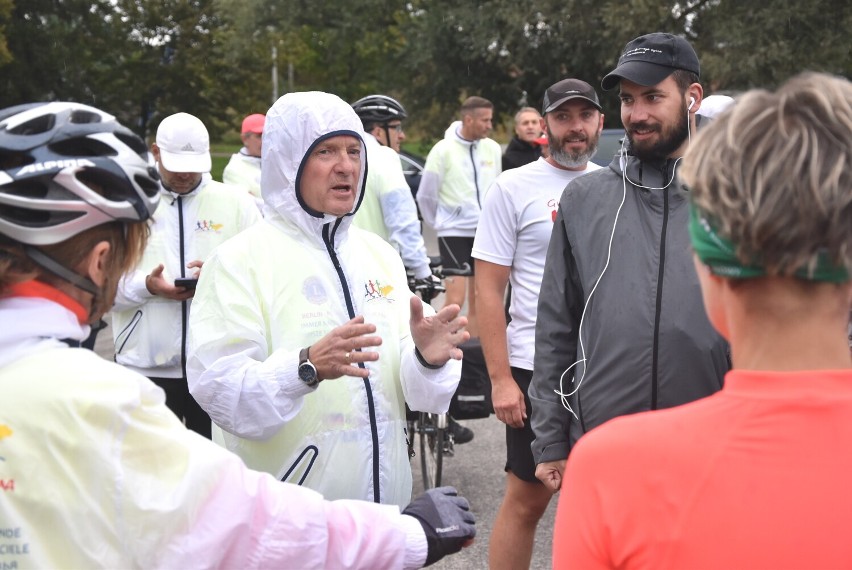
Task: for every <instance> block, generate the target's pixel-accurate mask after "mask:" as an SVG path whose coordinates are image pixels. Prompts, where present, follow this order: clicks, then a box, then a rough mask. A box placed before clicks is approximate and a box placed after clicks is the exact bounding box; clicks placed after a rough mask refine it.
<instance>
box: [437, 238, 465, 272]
mask: <svg viewBox="0 0 852 570" xmlns="http://www.w3.org/2000/svg"><path fill="white" fill-rule="evenodd" d="M472 250H473V238H472V237H455V236H449V237H443V236H442V237H439V238H438V253H440V254H441V265H443V266H444V267H448V268H450V269H462V268H463V267H464V264H465V263H467V264H468V266H469V267H470V274H471V275H473V257H471V255H470V252H471V251H472Z"/></svg>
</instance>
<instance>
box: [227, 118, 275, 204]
mask: <svg viewBox="0 0 852 570" xmlns="http://www.w3.org/2000/svg"><path fill="white" fill-rule="evenodd" d="M265 123H266V115H262V114H260V113H253V114H251V115H248V116H247V117H246V118H245V119H243V125H242V128H241V129H240V139H241V140H242V141H243V147H242V148H241V149H240V151H239V152H236V153H234V154H232V155H231V160H230V161H228V164H227V165H226V166H225V170H223V171H222V182H224V183H225V184H232V185H234V186H239V187H240V188H243V189H245V190H246V191H248V193H249V194H251V195H252V196H253V197H254V199H255V202H256V203H257V205H258V207H260V206H262V205H263V198H261V196H260V151H261V149H262V147H263V125H264V124H265Z"/></svg>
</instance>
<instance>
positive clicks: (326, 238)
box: [322, 218, 382, 503]
mask: <svg viewBox="0 0 852 570" xmlns="http://www.w3.org/2000/svg"><path fill="white" fill-rule="evenodd" d="M341 221H342V219H341V218H338V219H337V221H335V222H334V228H333V229H330V226H331V224H325V225H324V226H323V227H322V240H323V242H324V243H325V249H326V251H328V256H329V257H330V258H331V263H332V264H333V265H334V270H335V271H337V278H338V279H339V280H340V285H341V286H342V287H343V298H344V299H345V300H346V311H347V312H348V313H349V318H350V319H354V318H355V306H354V305H353V304H352V297H351V296H350V294H349V285H348V284H347V282H346V275H345V274H344V273H343V268H342V267H341V266H340V260H339V259H338V258H337V253H335V251H334V236H335V234H336V233H337V228H338V227H340V222H341ZM358 367H359V368H364V369H366V366H365V365H364V363H363V362H359V363H358ZM364 391H365V392H366V393H367V411H368V412H369V415H370V435H371V438H372V442H373V501H374V502H376V503H380V502H381V499H382V497H381V489H380V488H379V431H378V426H377V425H376V404H375V402H374V401H373V388H372V386H370V379H369V378H364Z"/></svg>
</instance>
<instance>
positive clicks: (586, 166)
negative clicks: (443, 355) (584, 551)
mask: <svg viewBox="0 0 852 570" xmlns="http://www.w3.org/2000/svg"><path fill="white" fill-rule="evenodd" d="M541 112H542V114H543V115H544V118H540V119H539V124H538V125H537V127H538V128H539V129H540V130H541V131H545V132H546V133H547V139H548V146H549V147H550V155H549V156H548V157H547V158H544V159H539V160H536V161H535V162H532V163H529V164H525V165H523V166H520V167H518V168H513V169H510V170H506V171H503V173H502V174H500V176H498V177H497V180H495V181H494V183H493V184H492V185H491V187H490V188H489V189H488V192H487V193H486V194H485V198H484V199H483V201H482V215H481V216H480V218H479V225H478V226H477V227H476V237H475V238H474V241H473V252H472V256H473V257H474V258H475V263H476V277H475V281H476V303H477V305H478V306H479V307H480V311H479V318H480V323H481V327H480V332H481V337H480V338H481V340H482V350H483V352H484V354H485V363H486V365H487V367H488V375H489V377H490V378H491V387H492V388H491V394H492V402H493V404H494V412H495V414H496V415H497V419H499V420H500V421H501V422H503V423H505V424H506V465H505V470H506V492H505V494H504V496H503V502H502V504H501V505H500V510H499V511H498V512H497V517H496V519H495V520H494V528H493V530H492V532H491V541H490V543H489V548H488V550H489V552H488V555H489V556H488V567H489V568H490V569H491V570H502V569H507V570H510V569H514V568H528V567H529V565H530V560H531V558H532V549H533V542H534V539H535V531H536V527H537V525H538V521H539V520H540V519H541V516H542V515H543V514H544V511H545V509H547V505H548V503H550V498H551V496H552V495H551V493H550V491H549V490H548V489H547V488H546V487H545V486H544V485H542V484H541V481H539V480H538V479H537V478H536V475H535V469H536V465H535V461H533V456H532V452H531V451H530V444H531V443H532V440H533V432H532V428H530V423H529V419H528V418H529V415H530V404H529V400H528V399H527V389H528V388H529V384H530V378H531V377H532V374H533V352H534V344H535V320H536V305H537V299H538V293H539V288H540V287H541V276H542V272H543V271H544V257H545V254H546V253H547V244H548V242H549V241H550V234H551V233H552V231H553V220H554V219H555V218H556V206H557V204H558V203H559V197H560V196H561V195H562V191H563V190H564V189H565V186H567V185H568V183H569V182H571V181H572V180H574V179H576V178H578V177H581V176H585V175H587V174H586V173H588V172H591V171H593V170H597V169H599V168H600V167H599V166H598V165H597V164H595V163H593V162H590V159H591V158H592V156H594V154H595V151H596V150H597V145H598V139H599V137H600V134H601V130H602V129H603V123H604V117H603V115H602V114H601V106H600V103H599V101H598V95H597V93H595V90H594V89H593V88H592V86H591V85H589V84H588V83H586V82H585V81H580V80H579V79H563V80H562V81H559V82H558V83H555V84H554V85H552V86H551V87H549V88H548V89H547V91H546V92H545V94H544V105H543V106H542V111H541ZM537 114H538V113H536V115H537ZM508 283H511V284H512V289H511V304H510V308H509V315H510V316H511V317H512V318H511V322H510V323H509V326H508V328H507V327H506V316H505V313H504V312H503V295H504V294H505V292H506V285H507V284H508Z"/></svg>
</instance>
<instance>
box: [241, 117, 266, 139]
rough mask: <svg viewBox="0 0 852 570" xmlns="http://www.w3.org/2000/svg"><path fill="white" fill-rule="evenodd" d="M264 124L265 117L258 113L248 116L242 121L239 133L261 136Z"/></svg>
mask: <svg viewBox="0 0 852 570" xmlns="http://www.w3.org/2000/svg"><path fill="white" fill-rule="evenodd" d="M264 123H266V115H261V114H260V113H255V114H254V115H249V116H248V117H246V118H245V119H243V129H242V131H240V132H241V133H242V134H246V133H257V134H261V133H262V132H263V125H264Z"/></svg>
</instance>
